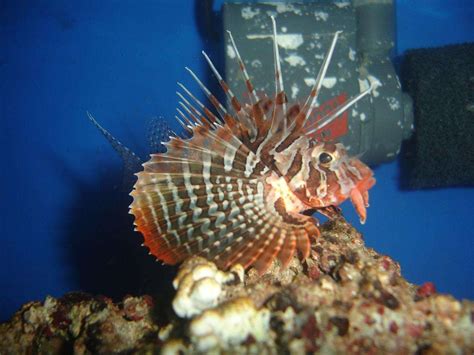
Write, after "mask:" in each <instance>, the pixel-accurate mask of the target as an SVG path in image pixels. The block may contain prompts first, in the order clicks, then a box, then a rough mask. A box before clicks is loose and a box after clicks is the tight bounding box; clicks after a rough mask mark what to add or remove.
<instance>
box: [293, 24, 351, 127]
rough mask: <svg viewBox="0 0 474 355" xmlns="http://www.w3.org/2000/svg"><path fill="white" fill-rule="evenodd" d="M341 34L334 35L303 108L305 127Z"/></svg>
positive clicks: (338, 32)
mask: <svg viewBox="0 0 474 355" xmlns="http://www.w3.org/2000/svg"><path fill="white" fill-rule="evenodd" d="M340 33H342V31H337V32H336V33H335V34H334V37H333V39H332V42H331V46H330V47H329V50H328V51H327V53H326V55H325V57H324V60H323V64H322V65H321V68H320V69H319V72H318V76H317V77H316V82H315V83H314V85H313V87H312V88H311V91H310V94H309V95H308V98H307V99H306V102H305V104H304V106H303V112H304V115H305V118H304V122H303V126H304V125H305V124H306V122H307V121H308V118H309V116H311V113H312V112H313V108H314V107H315V106H316V100H317V99H318V95H319V90H321V86H322V84H323V81H324V78H325V76H326V72H327V70H328V67H329V64H330V63H331V58H332V55H333V53H334V48H335V47H336V43H337V39H338V37H339V34H340ZM293 125H294V121H293V123H292V124H291V126H290V129H291V128H292V127H293Z"/></svg>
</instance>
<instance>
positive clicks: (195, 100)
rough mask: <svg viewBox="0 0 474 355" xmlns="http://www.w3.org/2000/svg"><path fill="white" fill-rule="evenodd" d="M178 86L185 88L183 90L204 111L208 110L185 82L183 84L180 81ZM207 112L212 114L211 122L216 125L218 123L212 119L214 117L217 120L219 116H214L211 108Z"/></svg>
mask: <svg viewBox="0 0 474 355" xmlns="http://www.w3.org/2000/svg"><path fill="white" fill-rule="evenodd" d="M177 84H178V86H179V87H180V88H181V89H183V91H184V92H185V93H186V94H187V95H188V96H189V97H190V98H191V99H193V100H194V102H195V103H196V104H197V105H198V106H199V108H200V109H201V110H203V111H205V112H206V107H205V106H204V104H203V103H202V102H201V101H199V100H198V98H197V97H196V96H194V95H193V93H192V92H191V91H189V90H188V88H187V87H186V86H184V85H183V84H181V83H180V82H178V83H177ZM207 113H209V114H211V115H212V116H211V117H208V120H209V122H210V123H211V124H212V125H215V124H216V123H215V122H211V119H213V120H214V121H216V120H217V117H215V116H214V114H212V113H211V112H209V110H207Z"/></svg>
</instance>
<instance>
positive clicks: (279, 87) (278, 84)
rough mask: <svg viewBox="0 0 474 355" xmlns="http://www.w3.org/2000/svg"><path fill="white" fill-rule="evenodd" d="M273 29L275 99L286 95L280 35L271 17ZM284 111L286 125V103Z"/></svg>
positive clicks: (283, 106) (283, 107)
mask: <svg viewBox="0 0 474 355" xmlns="http://www.w3.org/2000/svg"><path fill="white" fill-rule="evenodd" d="M271 19H272V28H273V60H274V61H275V99H276V97H277V95H278V94H279V93H284V92H285V88H284V86H283V74H282V72H281V65H280V52H279V49H278V34H277V28H276V21H275V17H273V16H271ZM282 109H283V121H284V122H285V125H286V102H283V104H282ZM285 128H286V127H285Z"/></svg>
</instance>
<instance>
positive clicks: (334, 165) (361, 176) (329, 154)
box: [306, 142, 375, 223]
mask: <svg viewBox="0 0 474 355" xmlns="http://www.w3.org/2000/svg"><path fill="white" fill-rule="evenodd" d="M374 184H375V179H374V177H373V172H372V170H371V169H370V168H369V167H368V166H367V165H366V164H364V163H363V162H362V161H361V160H360V159H359V158H358V157H351V156H349V154H348V153H347V151H346V149H345V148H344V146H343V145H342V144H340V143H336V144H334V143H326V142H321V143H316V144H315V145H314V146H313V147H312V148H311V149H310V151H309V173H308V179H307V182H306V195H307V199H308V200H307V204H308V205H309V206H311V208H322V207H328V206H338V205H340V204H341V203H343V202H344V201H346V200H347V199H350V200H351V202H352V204H353V206H354V208H355V210H356V212H357V214H358V215H359V218H360V221H361V223H365V220H366V217H367V212H366V207H368V206H369V193H368V191H369V189H370V188H371V187H372V186H373V185H374Z"/></svg>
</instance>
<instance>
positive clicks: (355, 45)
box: [223, 0, 413, 165]
mask: <svg viewBox="0 0 474 355" xmlns="http://www.w3.org/2000/svg"><path fill="white" fill-rule="evenodd" d="M270 16H274V17H275V19H276V22H277V31H278V43H279V48H280V56H281V61H282V73H283V79H284V85H285V91H286V93H287V96H288V99H289V101H290V102H299V103H302V102H304V100H305V99H306V97H307V95H308V93H309V91H310V88H311V86H312V84H313V83H314V80H315V78H316V76H317V73H318V71H319V68H320V66H321V64H322V61H323V57H324V55H325V53H326V51H327V50H328V48H329V45H330V42H331V40H332V37H333V35H334V33H335V32H336V31H342V33H341V35H340V36H339V41H338V43H337V45H336V49H335V51H334V54H333V58H332V61H331V64H330V66H329V68H328V72H327V74H326V79H325V81H324V83H323V87H322V89H321V93H320V96H319V98H318V102H319V103H320V105H321V107H320V111H321V113H324V112H327V111H328V110H330V109H332V108H334V107H335V106H336V105H337V104H338V103H340V102H343V101H344V100H345V99H349V98H351V97H353V96H356V95H357V94H358V93H359V92H361V91H362V90H364V89H365V88H368V86H369V85H370V84H371V82H373V81H377V82H378V83H379V84H380V85H379V86H378V87H377V88H376V89H375V90H374V91H373V93H372V95H371V97H369V98H364V99H363V100H361V101H359V102H358V103H357V104H356V105H355V106H353V107H352V108H351V109H349V110H348V111H347V112H346V113H345V114H343V115H341V116H340V117H339V118H338V119H337V120H336V121H335V122H333V124H331V125H330V126H328V132H324V133H325V134H326V136H323V138H324V137H326V138H328V139H331V140H336V141H340V142H342V143H343V144H344V145H345V146H346V147H347V148H348V149H349V152H350V154H351V155H358V154H362V159H363V160H364V161H365V162H366V163H368V164H370V165H376V164H380V163H383V162H387V161H390V160H393V159H395V158H396V156H397V155H398V153H399V152H400V146H401V143H402V141H403V140H404V139H407V138H409V137H410V135H411V133H412V131H413V109H412V101H411V98H410V97H409V96H408V95H407V94H405V93H403V92H402V91H401V86H400V82H399V80H398V77H397V75H396V73H395V69H394V66H393V64H392V62H391V60H390V52H391V50H392V48H393V47H394V30H395V23H394V6H393V2H392V0H353V1H352V2H350V1H329V0H327V1H314V2H305V3H294V2H287V3H282V2H279V3H275V4H272V3H267V2H265V3H258V2H257V3H255V2H254V3H230V2H228V3H225V4H224V6H223V24H224V30H230V31H232V34H233V36H234V38H235V41H236V44H237V46H238V49H239V52H240V54H241V56H242V58H243V59H244V61H245V64H246V66H247V69H248V71H249V74H250V76H251V80H252V83H253V84H254V86H255V88H256V90H257V92H259V91H265V92H266V93H267V94H268V95H269V96H271V95H273V91H274V67H273V52H272V37H271V33H272V30H271V20H270ZM226 38H227V37H226ZM234 56H235V53H233V51H232V48H231V46H230V43H228V42H226V44H225V71H226V73H225V74H226V79H227V82H228V83H229V86H230V87H231V88H232V90H233V91H234V93H236V94H237V95H239V96H240V95H242V94H243V93H245V84H244V82H243V81H242V80H241V76H240V75H241V74H240V72H239V68H238V65H237V64H236V61H235V60H234Z"/></svg>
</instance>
